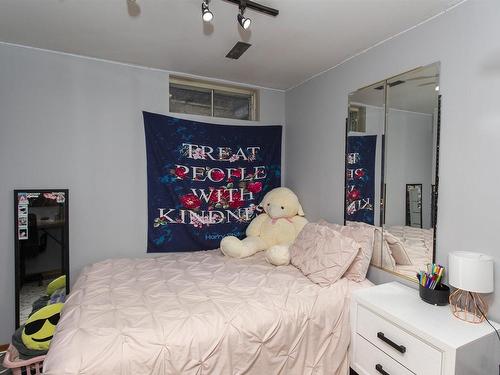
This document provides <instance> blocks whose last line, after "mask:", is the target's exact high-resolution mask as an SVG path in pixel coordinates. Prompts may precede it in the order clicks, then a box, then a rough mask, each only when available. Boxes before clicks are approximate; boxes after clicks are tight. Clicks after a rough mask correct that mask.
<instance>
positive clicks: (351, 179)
mask: <svg viewBox="0 0 500 375" xmlns="http://www.w3.org/2000/svg"><path fill="white" fill-rule="evenodd" d="M439 126H440V97H439V64H438V63H436V64H432V65H429V66H426V67H422V68H418V69H415V70H412V71H410V72H407V73H404V74H401V75H398V76H396V77H392V78H390V79H387V80H384V81H381V82H378V83H376V84H374V85H371V86H368V87H365V88H362V89H360V90H357V91H356V92H354V93H352V94H350V95H349V117H348V120H347V134H346V199H345V201H346V205H345V207H346V210H345V218H346V222H347V224H348V225H359V223H360V222H361V223H363V225H373V226H374V227H375V233H376V239H375V242H374V253H373V258H372V265H374V266H376V267H379V268H382V269H384V270H387V271H389V272H393V273H395V274H398V275H400V276H403V277H406V278H409V279H411V280H414V281H416V280H417V279H416V274H417V272H418V271H420V270H425V269H426V268H427V265H428V264H430V263H432V262H433V261H434V255H435V224H436V214H437V186H438V168H437V166H438V158H439ZM356 223H358V224H356ZM377 237H378V238H377Z"/></svg>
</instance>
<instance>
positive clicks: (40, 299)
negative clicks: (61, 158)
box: [14, 190, 69, 327]
mask: <svg viewBox="0 0 500 375" xmlns="http://www.w3.org/2000/svg"><path fill="white" fill-rule="evenodd" d="M14 215H15V217H14V223H15V225H14V227H15V228H14V229H15V254H16V256H15V259H16V264H15V275H16V282H15V287H16V327H18V326H20V325H22V324H24V323H25V322H26V320H27V318H28V317H29V315H30V314H31V312H32V311H34V310H37V309H39V308H41V307H43V306H45V305H47V304H50V303H54V302H64V299H65V296H66V293H67V292H68V291H69V289H68V283H69V277H68V276H69V255H68V254H69V248H68V190H14ZM61 276H65V277H61Z"/></svg>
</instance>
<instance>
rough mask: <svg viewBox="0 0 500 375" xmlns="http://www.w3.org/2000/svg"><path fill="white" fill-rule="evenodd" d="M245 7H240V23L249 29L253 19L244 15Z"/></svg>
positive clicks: (245, 28)
mask: <svg viewBox="0 0 500 375" xmlns="http://www.w3.org/2000/svg"><path fill="white" fill-rule="evenodd" d="M243 12H244V9H240V13H238V23H239V24H240V26H241V27H242V28H243V29H244V30H248V29H249V28H250V25H251V24H252V20H251V19H250V18H246V17H245V16H244V15H243Z"/></svg>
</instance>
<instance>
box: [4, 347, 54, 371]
mask: <svg viewBox="0 0 500 375" xmlns="http://www.w3.org/2000/svg"><path fill="white" fill-rule="evenodd" d="M45 357H46V356H45V355H39V356H38V357H33V358H30V359H26V360H23V359H19V352H18V351H17V349H16V348H15V347H14V346H13V345H12V344H11V345H9V347H8V349H7V353H5V357H4V359H3V367H5V368H10V369H11V370H12V374H13V375H22V374H23V370H24V374H26V375H38V374H42V369H43V361H44V359H45Z"/></svg>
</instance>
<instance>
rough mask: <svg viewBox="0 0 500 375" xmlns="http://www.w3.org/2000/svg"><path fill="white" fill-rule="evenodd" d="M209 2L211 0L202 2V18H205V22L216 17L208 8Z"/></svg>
mask: <svg viewBox="0 0 500 375" xmlns="http://www.w3.org/2000/svg"><path fill="white" fill-rule="evenodd" d="M208 2H209V0H204V1H203V3H201V18H203V21H205V22H210V21H212V20H213V19H214V14H213V13H212V12H211V11H210V9H209V8H208Z"/></svg>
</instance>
